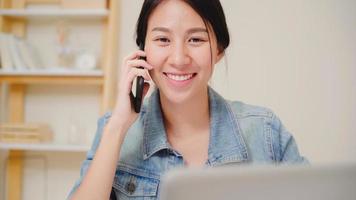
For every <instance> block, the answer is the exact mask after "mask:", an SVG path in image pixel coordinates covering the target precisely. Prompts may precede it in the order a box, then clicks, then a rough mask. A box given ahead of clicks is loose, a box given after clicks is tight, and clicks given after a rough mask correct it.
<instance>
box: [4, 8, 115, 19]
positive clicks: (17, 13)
mask: <svg viewBox="0 0 356 200" xmlns="http://www.w3.org/2000/svg"><path fill="white" fill-rule="evenodd" d="M0 15H2V16H6V17H12V18H29V19H31V18H36V19H41V18H43V17H46V19H48V18H57V17H68V18H85V19H95V18H96V19H103V18H106V17H108V15H109V11H108V10H107V9H61V8H51V9H43V8H42V9H39V8H36V9H0ZM43 19H44V18H43Z"/></svg>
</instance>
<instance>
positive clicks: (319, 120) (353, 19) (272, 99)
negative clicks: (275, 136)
mask: <svg viewBox="0 0 356 200" xmlns="http://www.w3.org/2000/svg"><path fill="white" fill-rule="evenodd" d="M221 2H222V4H223V7H224V9H225V14H226V17H227V21H228V26H229V29H230V34H231V40H232V41H231V46H230V47H229V49H228V50H227V56H226V61H227V62H224V61H223V62H222V63H220V64H219V65H218V66H217V67H216V72H215V75H214V78H213V80H212V85H213V86H214V88H216V89H217V90H218V91H219V92H220V93H221V94H222V95H223V96H225V97H226V98H229V99H235V100H240V101H244V102H246V103H250V104H255V105H261V106H266V107H269V108H271V109H272V110H274V111H275V113H276V114H277V115H278V116H279V117H280V118H281V119H282V121H283V122H284V124H285V126H286V127H287V128H288V129H289V130H290V131H291V132H292V133H293V134H294V136H295V137H296V140H297V142H298V144H299V148H300V151H301V152H302V154H304V155H305V156H307V157H308V158H309V159H310V160H311V162H313V163H325V162H339V161H356V157H355V156H354V155H355V154H356V132H355V130H356V125H355V124H356V123H355V122H356V87H355V86H356V56H355V55H356V39H355V35H356V12H354V11H355V10H354V8H355V7H356V1H354V0H314V1H309V0H298V1H296V0H295V1H293V0H288V1H285V0H270V1H259V0H221ZM140 6H141V1H123V7H124V8H125V9H124V10H122V16H125V17H124V18H123V20H121V25H122V26H121V27H122V28H121V35H120V58H122V57H124V56H125V55H127V54H128V53H130V52H131V51H132V50H134V49H135V48H136V46H135V45H134V40H133V39H132V40H130V39H131V38H132V37H133V35H134V34H133V32H134V28H135V23H136V19H137V16H138V13H139V10H140ZM128 16H130V17H128ZM120 63H121V62H120ZM226 66H227V68H226Z"/></svg>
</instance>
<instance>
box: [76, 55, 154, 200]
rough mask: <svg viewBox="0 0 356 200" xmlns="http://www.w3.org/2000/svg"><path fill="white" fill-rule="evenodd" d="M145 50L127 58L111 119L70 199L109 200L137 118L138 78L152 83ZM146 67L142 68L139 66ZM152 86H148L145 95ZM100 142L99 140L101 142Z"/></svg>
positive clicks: (102, 128)
mask: <svg viewBox="0 0 356 200" xmlns="http://www.w3.org/2000/svg"><path fill="white" fill-rule="evenodd" d="M145 55H146V54H145V52H144V51H136V52H134V53H132V54H131V55H129V56H128V57H126V58H125V59H124V62H123V64H122V67H121V68H120V69H121V70H120V79H119V80H120V82H119V86H118V88H119V90H118V96H117V100H116V101H117V102H116V105H115V108H114V110H113V113H112V115H111V118H110V119H109V121H108V123H107V124H106V125H105V122H104V123H103V124H104V125H102V127H100V126H99V128H98V134H97V136H96V140H95V141H94V144H93V147H92V150H91V151H92V152H90V153H88V156H87V160H86V163H85V164H84V165H83V167H82V170H83V173H82V177H83V179H82V181H81V183H78V184H79V186H78V188H74V191H73V192H74V193H73V194H71V196H70V199H75V200H91V199H93V200H94V199H97V200H103V199H109V197H110V191H111V188H112V184H113V180H114V176H115V171H116V164H117V162H118V159H119V155H120V150H121V145H122V143H123V141H124V138H125V135H126V133H127V130H128V129H129V127H130V126H131V125H132V124H133V123H134V121H135V120H136V119H137V117H138V114H137V113H135V111H134V109H133V107H132V104H131V100H130V98H131V96H130V95H131V87H132V82H133V81H134V79H135V77H137V76H143V77H144V79H145V80H147V81H149V80H151V79H150V77H149V74H148V72H147V70H148V69H152V66H150V65H149V64H148V63H147V62H146V61H144V60H140V59H139V58H140V57H142V56H145ZM139 66H141V67H144V69H138V68H137V67H139ZM148 89H149V85H148V84H145V85H144V94H143V95H144V96H145V95H146V94H147V91H148ZM97 140H99V141H97Z"/></svg>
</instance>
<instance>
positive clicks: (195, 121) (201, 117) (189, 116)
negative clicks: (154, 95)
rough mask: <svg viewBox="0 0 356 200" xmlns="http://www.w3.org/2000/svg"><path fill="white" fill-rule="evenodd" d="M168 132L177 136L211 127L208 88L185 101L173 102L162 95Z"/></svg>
mask: <svg viewBox="0 0 356 200" xmlns="http://www.w3.org/2000/svg"><path fill="white" fill-rule="evenodd" d="M160 98H161V106H162V112H163V115H164V122H165V125H166V130H167V134H169V135H171V136H175V137H183V136H185V135H187V136H188V135H191V134H193V133H194V132H199V131H196V130H206V129H207V128H209V122H210V115H209V97H208V90H207V89H206V90H203V91H202V92H201V93H199V94H196V95H195V96H194V97H192V98H191V99H188V100H186V101H185V102H179V103H176V102H172V101H170V100H169V99H168V98H166V97H164V95H160Z"/></svg>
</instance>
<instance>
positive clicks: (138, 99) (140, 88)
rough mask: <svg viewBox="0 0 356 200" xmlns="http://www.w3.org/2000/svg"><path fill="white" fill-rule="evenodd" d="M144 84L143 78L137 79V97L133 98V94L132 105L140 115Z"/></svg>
mask: <svg viewBox="0 0 356 200" xmlns="http://www.w3.org/2000/svg"><path fill="white" fill-rule="evenodd" d="M143 49H144V46H143V44H140V50H143ZM140 59H143V60H146V57H140ZM138 68H141V69H143V67H138ZM144 84H145V80H144V78H143V77H142V76H138V77H136V96H133V94H132V92H131V103H132V105H133V107H134V110H135V112H136V113H139V112H140V110H141V104H142V98H143V86H144Z"/></svg>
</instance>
